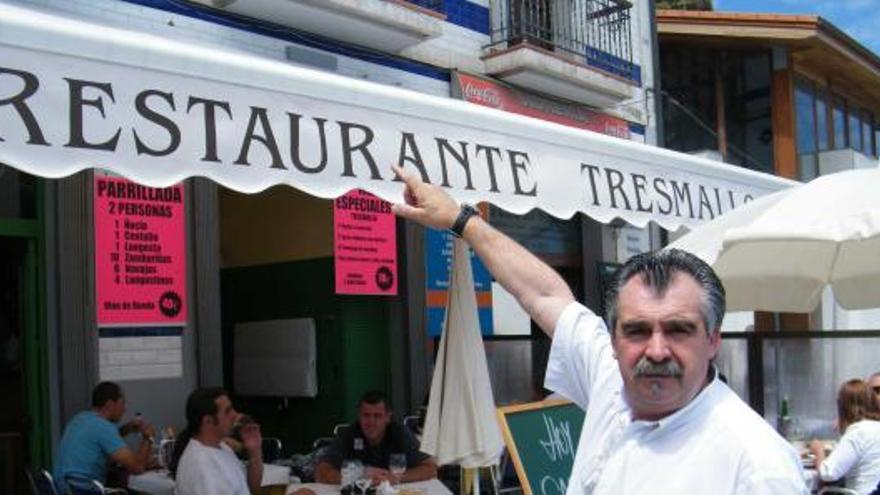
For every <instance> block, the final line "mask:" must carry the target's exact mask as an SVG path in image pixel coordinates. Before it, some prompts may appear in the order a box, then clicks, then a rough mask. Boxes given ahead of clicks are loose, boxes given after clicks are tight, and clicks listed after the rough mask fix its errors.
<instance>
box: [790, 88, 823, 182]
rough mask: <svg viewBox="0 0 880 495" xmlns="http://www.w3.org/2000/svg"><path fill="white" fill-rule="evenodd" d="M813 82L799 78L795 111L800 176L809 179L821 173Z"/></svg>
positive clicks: (804, 179)
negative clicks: (817, 153) (817, 148)
mask: <svg viewBox="0 0 880 495" xmlns="http://www.w3.org/2000/svg"><path fill="white" fill-rule="evenodd" d="M814 96H815V94H814V89H813V84H812V83H811V82H810V81H807V80H805V79H798V80H797V82H795V88H794V112H795V120H796V121H797V154H798V176H799V179H800V180H802V181H809V180H811V179H814V178H816V177H817V176H818V175H819V170H818V160H817V157H816V105H815V102H814V100H815V98H814Z"/></svg>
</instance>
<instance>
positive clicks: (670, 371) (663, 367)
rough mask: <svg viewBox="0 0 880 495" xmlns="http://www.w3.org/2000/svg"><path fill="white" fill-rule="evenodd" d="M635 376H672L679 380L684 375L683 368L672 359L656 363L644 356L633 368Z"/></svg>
mask: <svg viewBox="0 0 880 495" xmlns="http://www.w3.org/2000/svg"><path fill="white" fill-rule="evenodd" d="M633 374H635V376H670V377H673V378H679V377H681V374H682V369H681V366H679V364H678V363H676V362H675V361H673V360H671V359H667V360H666V361H663V362H660V363H655V362H653V361H651V360H650V359H648V358H646V357H644V356H642V358H641V359H639V362H638V363H636V365H635V366H633Z"/></svg>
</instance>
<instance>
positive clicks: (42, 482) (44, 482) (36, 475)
mask: <svg viewBox="0 0 880 495" xmlns="http://www.w3.org/2000/svg"><path fill="white" fill-rule="evenodd" d="M24 474H25V475H26V476H27V480H28V485H29V486H30V487H31V493H32V494H33V495H58V492H57V491H56V490H55V480H53V479H52V475H51V474H49V471H46V470H45V469H41V470H39V471H36V472H33V471H31V470H30V469H26V470H25V472H24Z"/></svg>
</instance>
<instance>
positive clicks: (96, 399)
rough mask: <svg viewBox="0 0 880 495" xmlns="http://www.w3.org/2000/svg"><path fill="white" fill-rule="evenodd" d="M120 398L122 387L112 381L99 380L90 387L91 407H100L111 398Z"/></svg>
mask: <svg viewBox="0 0 880 495" xmlns="http://www.w3.org/2000/svg"><path fill="white" fill-rule="evenodd" d="M121 398H122V387H120V386H119V384H117V383H114V382H101V383H99V384H97V385H95V388H93V389H92V407H102V406H103V405H104V404H106V403H107V402H109V401H111V400H119V399H121Z"/></svg>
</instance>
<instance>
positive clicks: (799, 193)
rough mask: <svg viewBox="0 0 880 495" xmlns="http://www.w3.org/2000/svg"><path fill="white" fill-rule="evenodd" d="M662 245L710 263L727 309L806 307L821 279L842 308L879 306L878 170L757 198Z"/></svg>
mask: <svg viewBox="0 0 880 495" xmlns="http://www.w3.org/2000/svg"><path fill="white" fill-rule="evenodd" d="M668 248H679V249H684V250H686V251H690V252H692V253H694V254H696V255H697V256H699V257H700V258H702V259H703V260H705V261H706V262H708V263H709V264H711V265H712V266H713V268H714V269H715V271H716V272H717V273H718V276H719V277H720V278H721V280H722V281H723V282H724V286H725V289H726V290H727V305H728V310H730V311H738V310H760V311H781V312H795V313H804V312H809V311H812V310H813V309H814V308H815V307H816V306H817V305H818V303H819V301H820V300H821V297H822V290H823V288H824V287H825V286H826V285H830V286H831V287H832V289H833V291H834V296H835V298H836V299H837V301H838V303H839V304H840V305H841V306H842V307H844V308H846V309H865V308H874V307H880V168H870V169H860V170H851V171H846V172H839V173H835V174H830V175H825V176H822V177H819V178H818V179H815V180H813V181H811V182H809V183H807V184H803V185H798V186H795V187H792V188H790V189H787V190H784V191H780V192H777V193H774V194H771V195H769V196H765V197H763V198H760V199H758V200H756V201H754V202H752V203H749V204H747V205H745V206H742V207H740V208H737V209H736V210H733V211H732V212H730V213H727V214H725V215H722V216H721V217H719V218H717V219H715V220H713V221H711V222H708V223H706V224H704V225H702V226H700V227H697V228H696V229H694V230H693V231H692V232H691V233H689V234H687V235H685V236H684V237H682V238H680V239H678V240H677V241H675V242H674V243H672V244H670V245H669V246H668Z"/></svg>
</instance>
